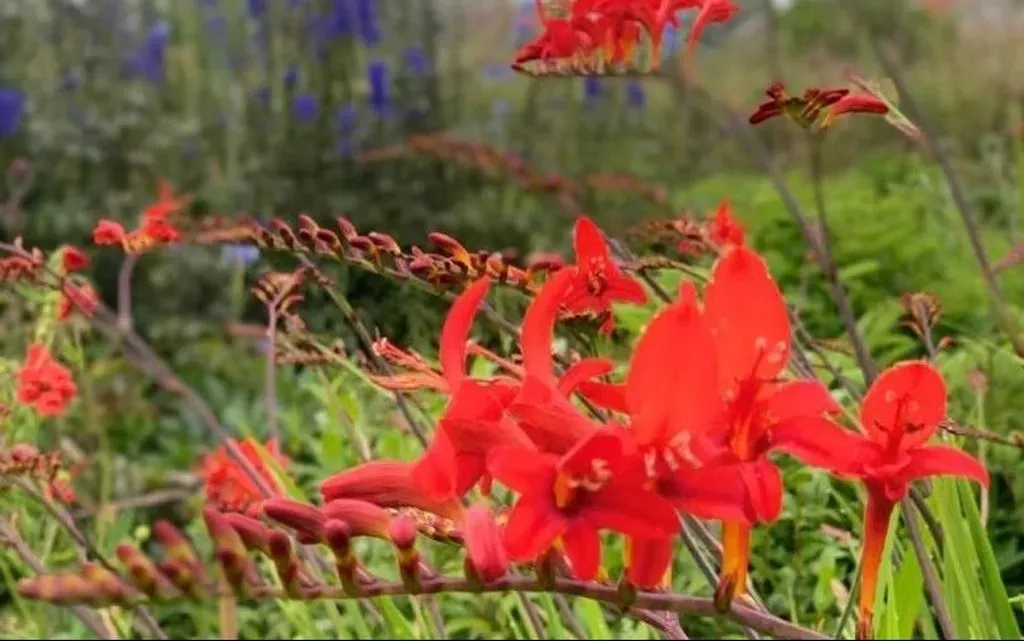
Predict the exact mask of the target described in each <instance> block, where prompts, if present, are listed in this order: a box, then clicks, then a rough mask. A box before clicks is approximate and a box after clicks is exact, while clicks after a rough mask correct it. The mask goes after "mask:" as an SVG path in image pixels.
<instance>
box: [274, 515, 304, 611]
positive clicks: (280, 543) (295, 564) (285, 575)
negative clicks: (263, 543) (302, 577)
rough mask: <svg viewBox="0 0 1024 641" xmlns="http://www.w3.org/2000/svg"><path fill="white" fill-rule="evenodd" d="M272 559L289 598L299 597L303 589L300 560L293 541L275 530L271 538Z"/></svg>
mask: <svg viewBox="0 0 1024 641" xmlns="http://www.w3.org/2000/svg"><path fill="white" fill-rule="evenodd" d="M269 550H270V559H271V560H272V561H273V562H274V567H275V568H277V575H278V577H280V579H281V585H283V586H284V589H285V592H287V593H288V596H291V597H299V596H300V595H301V592H302V589H301V587H302V586H301V584H300V581H299V574H300V570H299V560H298V559H297V558H296V557H295V553H294V551H293V550H292V541H291V539H289V538H288V535H287V534H285V533H284V532H281V531H280V530H273V531H271V532H270V536H269Z"/></svg>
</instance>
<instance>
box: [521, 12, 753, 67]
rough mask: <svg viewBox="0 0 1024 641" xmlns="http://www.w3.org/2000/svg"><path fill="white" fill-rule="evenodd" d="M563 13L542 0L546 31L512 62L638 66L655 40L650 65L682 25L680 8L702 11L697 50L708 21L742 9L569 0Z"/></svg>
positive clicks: (694, 37) (696, 25) (692, 38)
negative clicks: (640, 54)
mask: <svg viewBox="0 0 1024 641" xmlns="http://www.w3.org/2000/svg"><path fill="white" fill-rule="evenodd" d="M562 4H563V5H564V6H562V7H561V8H562V12H561V13H560V15H558V16H553V15H550V14H549V12H548V11H546V10H545V7H544V4H543V3H542V2H541V0H537V13H538V15H539V17H540V20H541V24H542V25H543V31H542V32H541V34H540V35H538V36H537V37H536V38H534V39H533V40H531V41H529V42H527V43H526V44H525V45H523V47H522V48H521V49H520V50H519V52H518V53H517V54H516V57H515V60H514V62H513V64H512V68H513V69H516V70H517V71H526V72H531V71H532V70H531V68H530V65H539V69H537V70H536V71H535V72H536V73H538V74H543V73H552V72H553V70H554V69H557V68H558V67H559V65H568V67H569V68H570V69H571V70H573V71H576V72H579V73H601V72H602V71H603V70H604V69H605V68H606V67H607V66H608V65H611V66H614V67H619V68H626V69H630V68H633V67H634V66H635V64H636V63H635V57H636V52H637V48H638V47H639V45H640V44H641V43H642V42H644V41H646V42H648V43H649V45H650V62H649V65H648V66H649V68H651V69H656V68H657V66H658V61H659V60H660V58H661V46H662V41H663V38H664V35H665V32H666V31H667V30H668V29H669V28H678V27H679V17H678V15H679V12H681V11H684V10H688V9H694V10H696V11H697V15H696V17H695V18H694V20H693V26H692V27H691V28H690V34H689V36H688V37H687V52H688V53H692V51H693V49H694V48H695V47H696V45H697V43H698V41H699V40H700V36H701V34H702V33H703V32H704V30H705V29H706V28H707V26H708V25H710V24H713V23H721V22H727V21H728V20H731V19H732V18H733V17H735V15H736V14H737V13H738V12H739V6H738V5H736V4H735V2H733V0H567V2H565V3H562Z"/></svg>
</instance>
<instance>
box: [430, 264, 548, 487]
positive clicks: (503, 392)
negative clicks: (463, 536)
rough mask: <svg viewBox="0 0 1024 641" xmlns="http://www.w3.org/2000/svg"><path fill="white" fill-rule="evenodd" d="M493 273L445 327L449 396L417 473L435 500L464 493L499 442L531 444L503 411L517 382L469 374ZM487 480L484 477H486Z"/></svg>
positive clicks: (443, 356)
mask: <svg viewBox="0 0 1024 641" xmlns="http://www.w3.org/2000/svg"><path fill="white" fill-rule="evenodd" d="M489 286H490V278H488V277H483V278H481V279H479V280H477V281H476V282H474V283H473V284H472V285H470V286H469V287H468V288H466V291H464V292H463V293H462V294H461V295H460V296H459V297H458V299H456V301H455V302H454V303H453V304H452V307H451V309H450V310H449V311H448V316H447V318H445V322H444V327H442V329H441V345H440V360H441V373H442V375H443V376H444V377H445V379H446V380H447V381H448V386H449V388H450V393H451V398H450V400H449V401H448V407H447V408H446V409H445V413H444V415H443V416H442V417H441V420H440V421H439V422H438V428H437V431H436V432H435V433H434V438H433V439H432V440H431V442H430V445H429V446H428V447H427V451H426V452H424V454H423V456H422V457H421V458H420V460H419V461H418V462H417V464H416V466H415V467H414V469H413V478H415V479H416V482H417V483H419V484H420V485H421V487H422V488H423V491H424V492H425V493H426V494H427V495H428V496H430V497H432V498H434V499H435V500H439V501H441V500H445V499H448V498H451V497H453V496H461V495H462V494H465V493H466V492H467V491H469V489H470V488H472V487H473V486H474V485H476V484H477V482H478V481H480V480H481V479H482V478H483V477H484V474H485V472H486V455H487V453H488V452H489V451H490V450H491V449H492V448H493V447H496V446H499V445H517V446H519V447H524V448H531V447H533V444H532V442H531V441H530V439H529V437H527V435H526V434H525V433H524V432H523V431H522V430H521V429H520V428H519V425H517V424H516V422H515V421H514V420H513V419H512V418H511V417H510V416H509V415H507V414H506V413H505V408H506V407H507V406H508V404H509V403H510V402H511V401H512V399H513V398H514V397H515V394H516V391H517V385H516V384H514V383H511V382H507V381H479V380H475V379H471V378H469V377H468V376H467V375H466V341H467V340H468V339H469V332H470V330H471V329H472V325H473V319H474V317H475V316H476V311H477V309H478V308H479V307H480V304H481V303H482V302H483V299H484V296H486V294H487V289H488V287H489ZM485 486H486V483H485Z"/></svg>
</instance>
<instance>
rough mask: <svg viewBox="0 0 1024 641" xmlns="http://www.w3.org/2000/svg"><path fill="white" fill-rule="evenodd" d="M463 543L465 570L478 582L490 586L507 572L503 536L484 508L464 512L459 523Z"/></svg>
mask: <svg viewBox="0 0 1024 641" xmlns="http://www.w3.org/2000/svg"><path fill="white" fill-rule="evenodd" d="M462 535H463V537H464V539H465V542H466V561H467V568H468V569H470V570H471V573H472V575H473V576H474V577H475V578H476V579H477V580H478V581H480V582H481V583H485V584H486V583H493V582H494V581H497V580H498V579H500V578H502V577H503V576H505V574H506V573H507V572H508V551H507V550H506V548H505V533H504V531H503V530H502V529H501V528H500V527H499V526H498V522H497V520H496V519H495V518H494V514H493V513H492V512H491V510H490V509H489V508H488V507H487V506H485V505H475V506H473V507H471V508H469V509H468V510H466V515H465V517H464V518H463V521H462Z"/></svg>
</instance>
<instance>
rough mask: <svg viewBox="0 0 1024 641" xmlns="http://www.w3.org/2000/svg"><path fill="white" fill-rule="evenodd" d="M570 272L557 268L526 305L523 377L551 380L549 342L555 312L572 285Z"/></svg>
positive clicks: (553, 377) (553, 326)
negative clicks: (524, 373)
mask: <svg viewBox="0 0 1024 641" xmlns="http://www.w3.org/2000/svg"><path fill="white" fill-rule="evenodd" d="M572 279H573V273H572V270H569V269H561V270H559V271H558V272H556V273H555V274H554V275H553V276H551V277H550V278H549V279H548V281H547V282H546V283H544V287H542V288H541V290H540V293H539V294H537V297H536V298H534V299H533V302H532V303H530V306H529V308H528V309H527V310H526V314H525V315H524V316H523V327H522V340H521V342H522V347H523V367H524V368H525V369H526V372H527V374H530V375H532V376H535V377H537V378H539V379H541V380H543V381H549V380H550V381H554V380H555V371H554V363H553V361H552V359H551V341H552V339H553V338H554V331H555V320H556V318H557V316H558V309H559V307H560V306H561V304H562V300H563V299H564V298H565V294H566V292H568V291H569V287H570V286H571V285H572Z"/></svg>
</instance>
